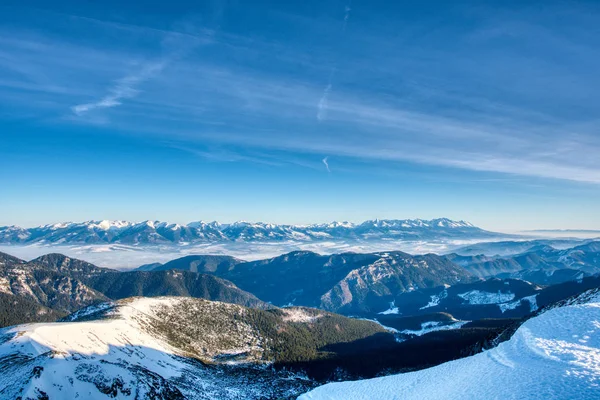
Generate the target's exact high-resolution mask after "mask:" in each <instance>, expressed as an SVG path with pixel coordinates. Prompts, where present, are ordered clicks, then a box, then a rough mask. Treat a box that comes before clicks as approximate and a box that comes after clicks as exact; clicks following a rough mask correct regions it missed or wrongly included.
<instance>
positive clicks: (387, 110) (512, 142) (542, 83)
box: [0, 7, 600, 184]
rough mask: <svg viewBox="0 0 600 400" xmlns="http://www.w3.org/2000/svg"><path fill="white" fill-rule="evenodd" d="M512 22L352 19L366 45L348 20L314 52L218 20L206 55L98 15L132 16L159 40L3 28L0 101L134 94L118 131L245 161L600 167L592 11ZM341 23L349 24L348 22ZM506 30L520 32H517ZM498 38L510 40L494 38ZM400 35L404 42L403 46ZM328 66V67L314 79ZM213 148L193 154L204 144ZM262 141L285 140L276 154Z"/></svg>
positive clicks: (556, 169)
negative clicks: (421, 26) (364, 27)
mask: <svg viewBox="0 0 600 400" xmlns="http://www.w3.org/2000/svg"><path fill="white" fill-rule="evenodd" d="M348 8H349V7H348ZM348 13H349V10H346V11H345V14H344V22H347V20H348V17H347V16H348V15H349V14H348ZM519 18H521V16H519ZM505 19H507V18H505ZM338 23H339V19H338ZM503 23H505V22H504V20H502V19H500V21H496V20H494V21H493V24H492V23H490V25H493V26H496V25H499V28H498V32H500V33H494V34H493V35H489V34H488V35H479V36H477V35H475V34H474V33H473V32H470V33H468V34H467V35H466V37H463V36H460V35H457V34H456V33H455V32H450V33H452V35H451V34H448V32H447V30H444V29H443V27H440V28H439V30H433V31H431V32H430V31H428V32H429V33H428V34H427V35H424V36H425V37H419V36H418V35H415V34H414V32H413V31H411V34H410V35H407V36H406V37H398V38H393V40H390V39H387V36H386V35H385V34H384V33H385V32H384V33H381V32H379V31H378V30H377V27H369V28H370V29H369V34H370V35H372V37H365V35H364V31H362V32H355V30H354V29H352V30H350V29H348V30H347V32H346V33H345V34H344V35H345V36H347V42H351V43H352V49H351V50H353V51H356V53H352V52H351V51H349V50H348V49H349V47H343V46H342V47H343V48H339V49H336V45H337V42H339V35H338V36H336V37H335V40H334V43H329V45H328V46H322V47H318V48H317V50H318V51H316V52H313V51H312V50H314V49H313V48H311V47H302V46H304V45H306V43H305V42H301V43H300V42H295V43H294V45H296V46H297V47H294V50H295V52H294V53H293V54H292V53H290V52H289V49H288V52H285V51H284V50H282V49H283V47H285V46H281V43H279V44H273V43H271V42H270V41H268V40H260V39H257V38H252V37H236V36H235V35H233V34H227V35H225V34H224V35H221V36H219V37H218V38H216V39H215V46H214V47H211V48H210V56H211V57H206V55H205V54H202V52H201V51H199V52H194V54H192V55H191V56H189V57H188V56H186V57H171V56H170V55H169V54H170V53H169V51H172V49H176V48H178V47H179V46H180V45H179V44H178V40H192V41H195V40H196V38H197V37H199V36H202V35H180V34H177V35H179V36H176V37H175V38H176V39H177V40H175V41H174V43H169V46H165V48H163V47H161V45H162V41H163V40H165V38H166V37H172V36H170V35H171V33H170V32H162V31H156V30H151V31H150V32H146V31H145V30H144V29H138V28H135V27H134V28H131V27H128V28H127V30H124V28H122V27H119V26H116V27H113V26H112V25H110V24H109V25H107V26H103V27H102V29H103V31H104V30H107V31H109V33H110V34H109V35H108V36H109V37H114V36H116V35H115V31H110V30H111V29H117V30H118V31H117V32H118V33H119V34H126V33H127V34H130V33H129V32H130V31H131V32H132V33H131V35H133V36H132V37H130V39H131V40H130V42H135V43H137V42H139V41H140V40H139V39H140V38H139V37H138V35H141V36H142V38H144V39H145V40H148V41H152V42H153V47H152V46H150V48H151V50H148V49H144V48H136V49H135V51H134V52H132V51H131V50H130V49H129V48H126V47H119V46H110V45H106V44H103V45H102V46H100V45H96V44H94V45H90V46H82V45H81V43H79V42H78V43H73V41H72V40H71V39H70V38H68V37H63V38H61V39H60V40H58V39H53V40H51V39H49V38H47V37H46V36H44V35H42V34H40V35H38V36H34V35H32V34H31V33H30V32H26V33H23V32H8V31H0V33H2V34H1V35H0V76H2V78H0V86H1V87H2V90H0V108H6V107H1V105H5V104H6V105H11V106H14V105H15V104H16V105H18V109H19V110H27V112H29V114H30V115H37V114H39V108H40V107H45V108H44V111H45V112H46V111H47V110H54V111H55V113H56V114H57V115H60V113H64V110H68V109H69V107H71V106H72V105H73V104H77V105H76V106H74V107H73V111H72V113H70V114H72V115H71V116H72V117H73V119H76V120H79V121H78V122H83V123H89V122H91V121H90V119H91V116H90V115H91V114H93V112H92V111H93V110H100V109H108V108H114V107H117V106H119V105H122V104H127V107H125V106H123V107H121V108H119V112H115V113H114V114H115V115H111V118H110V121H109V123H110V124H112V125H111V126H112V127H114V128H118V130H119V131H120V132H130V133H136V134H144V135H145V136H150V135H153V136H154V137H157V138H159V139H160V140H164V139H165V138H170V139H173V140H179V141H181V142H188V143H189V145H190V147H193V146H195V145H197V144H199V143H211V144H212V145H214V146H215V147H216V148H220V147H219V146H221V147H227V146H238V147H239V146H249V147H253V148H256V149H259V150H260V151H261V153H262V154H261V155H260V156H258V157H256V156H255V155H248V154H243V153H240V152H238V153H237V154H238V156H236V155H233V154H231V153H230V152H228V151H221V152H217V154H218V155H219V156H220V157H221V159H223V160H228V159H229V160H235V161H242V159H241V158H243V157H239V155H242V156H249V157H252V158H256V159H262V160H267V161H268V162H282V161H281V160H279V159H283V158H285V157H284V156H282V155H281V154H279V152H287V154H288V155H289V156H292V155H294V154H298V153H301V154H304V155H306V154H307V153H309V154H310V157H312V159H313V163H314V164H315V165H313V166H315V167H317V168H319V169H320V170H321V171H322V169H323V165H326V163H327V159H325V160H324V162H319V160H320V157H318V158H315V155H323V154H327V155H329V157H336V159H340V158H341V157H349V158H350V157H351V158H358V159H363V160H374V161H377V162H381V163H382V164H384V163H392V162H410V163H418V164H423V165H434V166H441V167H445V168H447V167H451V168H454V169H462V170H469V171H484V172H493V173H502V174H511V175H515V176H523V177H535V178H540V177H541V178H552V179H562V180H570V181H577V182H586V183H595V184H598V183H600V160H599V159H598V157H597V156H596V155H597V154H600V138H599V136H598V132H597V127H598V118H597V115H599V114H598V104H600V95H599V94H598V92H597V90H596V89H595V88H596V87H598V85H600V80H599V78H598V75H597V68H598V66H599V65H600V52H599V51H598V50H597V49H598V48H600V43H598V38H597V37H595V36H593V35H589V33H588V32H589V29H588V28H590V26H591V23H587V24H582V25H581V26H579V25H578V24H575V23H573V24H569V29H571V30H573V31H575V32H576V35H574V36H575V37H576V38H577V40H576V43H575V44H573V43H571V42H572V41H571V40H566V39H564V38H563V37H562V33H561V32H562V31H560V30H552V29H547V28H545V27H544V25H543V24H537V25H536V26H535V28H530V27H529V25H527V24H522V23H521V24H517V25H515V24H514V23H513V24H509V22H506V23H507V24H509V25H508V26H509V28H510V29H501V28H502V24H503ZM331 25H332V24H331V21H329V20H328V21H327V26H328V28H329V29H333V28H332V26H331ZM357 25H358V24H357ZM353 26H354V25H353ZM394 26H395V25H394ZM514 26H518V27H519V30H516V29H514V28H512V27H514ZM335 29H336V30H337V32H338V34H339V31H340V30H339V25H338V28H335ZM358 29H359V26H357V30H358ZM415 31H418V29H416V30H415ZM505 31H506V32H511V35H510V36H509V37H508V39H507V38H506V35H504V34H503V33H502V32H505ZM461 34H462V31H461ZM532 34H534V36H533V39H530V37H531V36H532ZM144 35H149V37H150V39H151V40H150V39H149V38H148V36H144ZM435 35H437V36H435ZM446 36H447V37H448V39H446ZM320 37H321V36H318V38H320ZM318 38H317V39H318ZM540 38H543V40H539V39H540ZM198 40H200V39H198ZM202 40H204V39H202ZM403 40H404V42H403ZM498 40H515V41H516V44H515V43H512V42H511V43H510V45H511V46H507V44H506V43H505V42H502V43H500V46H495V45H494V43H491V44H490V43H488V42H490V41H491V42H494V41H498ZM194 43H195V42H194ZM311 43H312V42H311ZM314 43H319V40H316V39H315V41H314ZM399 43H402V46H403V47H402V52H398V51H396V50H397V48H398V46H399ZM539 43H542V44H544V46H541V45H538V44H539ZM548 43H550V44H551V45H547V44H548ZM521 45H522V46H521ZM106 46H108V47H106ZM273 46H276V47H273ZM477 46H479V47H477ZM182 47H184V46H182ZM292 47H293V46H292ZM474 47H477V48H476V49H475V50H474ZM158 48H160V51H157V49H158ZM505 48H511V49H513V50H511V51H510V52H507V51H504V49H505ZM582 49H585V50H586V51H582ZM280 50H281V51H280ZM500 50H502V51H500ZM557 55H560V57H558V56H557ZM257 56H260V57H257ZM294 57H296V58H294ZM257 59H260V60H261V64H257V61H256V60H257ZM331 59H335V60H337V61H339V63H340V65H343V66H344V68H343V69H342V68H340V69H339V74H338V76H339V78H342V77H343V79H344V80H345V81H346V82H352V85H339V86H336V85H335V84H334V83H335V82H334V79H333V76H332V75H333V73H334V71H336V70H335V68H328V67H327V65H331V64H330V60H331ZM139 60H155V61H153V62H146V64H140V63H139ZM232 60H235V61H232ZM244 60H247V61H248V62H247V63H246V62H243V61H244ZM298 60H302V65H303V66H304V68H303V70H302V71H298V68H297V65H298ZM328 61H329V62H328ZM135 62H137V63H138V64H137V65H138V69H137V70H136V69H135V67H133V68H132V65H134V63H135ZM342 63H343V64H342ZM40 65H43V66H44V68H39V66H40ZM140 65H141V66H140ZM441 66H443V67H441ZM399 72H401V73H399ZM325 74H329V76H328V78H329V79H328V81H327V82H323V83H321V82H319V80H318V77H322V76H324V75H325ZM115 77H117V79H115ZM118 77H121V78H118ZM324 83H326V84H325V85H324V87H323V84H324ZM334 86H335V91H334ZM142 93H143V95H142ZM556 93H560V96H557V95H556ZM134 98H135V101H129V102H127V100H132V99H134ZM89 99H93V101H89ZM316 99H319V101H318V103H317V104H315V100H316ZM315 106H316V108H317V110H316V111H317V113H316V118H315ZM15 108H16V107H15ZM36 113H37V114H36ZM46 114H51V113H50V112H46ZM97 114H101V113H97ZM84 115H85V116H86V118H80V117H82V116H84ZM325 120H327V124H325V123H319V122H322V121H325ZM53 122H56V121H53ZM62 123H64V121H62ZM209 153H210V152H206V154H204V155H200V154H198V155H199V156H202V157H204V158H209V157H211V154H209ZM265 153H266V154H268V153H278V156H277V158H278V160H272V159H269V158H268V156H265ZM307 158H308V157H307ZM248 161H251V160H248ZM321 161H323V160H321ZM252 162H260V161H259V160H253V161H252ZM322 164H323V165H322ZM337 164H338V163H336V165H337ZM339 168H341V166H340V167H337V166H336V168H335V170H338V169H339Z"/></svg>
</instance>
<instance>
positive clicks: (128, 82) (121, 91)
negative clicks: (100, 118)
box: [71, 61, 166, 115]
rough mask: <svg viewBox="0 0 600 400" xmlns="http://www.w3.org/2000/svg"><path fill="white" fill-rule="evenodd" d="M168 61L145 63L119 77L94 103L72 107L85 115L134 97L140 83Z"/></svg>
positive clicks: (159, 69) (117, 104)
mask: <svg viewBox="0 0 600 400" xmlns="http://www.w3.org/2000/svg"><path fill="white" fill-rule="evenodd" d="M165 65H166V62H164V61H163V62H156V63H149V64H146V65H144V66H143V67H142V68H141V69H140V70H139V71H138V72H136V73H135V74H132V75H128V76H126V77H124V78H122V79H119V80H118V81H116V82H115V84H114V85H113V86H112V87H110V88H109V90H108V94H107V95H106V96H104V97H102V98H101V99H100V100H98V101H95V102H92V103H84V104H78V105H75V106H73V107H71V110H72V111H73V112H74V113H75V114H77V115H83V114H85V113H87V112H89V111H92V110H95V109H97V108H111V107H116V106H119V105H121V104H122V100H125V99H132V98H134V97H135V96H137V95H138V94H139V92H140V91H139V85H141V84H142V83H144V82H145V81H147V80H149V79H151V78H152V77H154V76H155V75H157V74H159V73H160V72H161V71H162V70H163V69H164V67H165Z"/></svg>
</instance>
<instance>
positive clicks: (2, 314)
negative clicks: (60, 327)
mask: <svg viewBox="0 0 600 400" xmlns="http://www.w3.org/2000/svg"><path fill="white" fill-rule="evenodd" d="M165 295H171V296H189V297H197V298H204V299H209V300H220V301H226V302H230V303H237V304H241V305H244V306H250V307H255V308H264V309H266V308H270V307H271V306H270V305H269V304H267V303H265V302H263V301H261V300H259V299H258V298H256V297H255V296H254V295H252V294H250V293H248V292H245V291H243V290H241V289H239V288H238V287H236V286H235V285H234V284H233V283H231V282H229V281H226V280H224V279H221V278H219V277H216V276H214V275H209V274H198V273H194V272H189V271H177V270H169V271H154V272H145V271H130V272H120V271H116V270H112V269H109V268H100V267H97V266H95V265H93V264H90V263H88V262H85V261H82V260H77V259H73V258H70V257H67V256H64V255H62V254H48V255H44V256H41V257H38V258H36V259H34V260H31V261H29V262H27V261H24V260H20V259H18V258H16V257H12V256H9V255H7V254H4V253H0V323H1V325H0V326H7V325H14V324H17V323H24V322H30V321H40V320H56V319H57V318H60V317H61V316H64V315H67V314H70V313H72V312H74V311H77V310H79V309H81V308H83V307H86V306H89V305H93V304H97V303H101V302H106V301H109V300H117V299H123V298H127V297H132V296H151V297H154V296H165ZM15 308H17V309H21V311H22V312H20V313H16V312H15ZM40 317H44V319H40Z"/></svg>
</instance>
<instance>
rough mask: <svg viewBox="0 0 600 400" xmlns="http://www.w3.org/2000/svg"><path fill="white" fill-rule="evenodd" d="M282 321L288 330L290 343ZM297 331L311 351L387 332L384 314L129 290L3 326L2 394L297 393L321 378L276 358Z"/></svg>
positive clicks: (159, 395)
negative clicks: (67, 311) (266, 306)
mask: <svg viewBox="0 0 600 400" xmlns="http://www.w3.org/2000/svg"><path fill="white" fill-rule="evenodd" d="M309 325H310V326H309ZM313 327H317V328H316V330H317V331H319V332H322V331H324V332H327V337H328V338H330V339H327V340H325V342H323V339H322V338H321V337H315V338H313V339H315V340H314V342H315V343H312V342H311V340H312V339H311V338H310V335H311V334H310V333H308V335H306V333H307V332H312V331H311V330H310V329H312V328H313ZM278 330H282V331H284V332H286V333H287V334H288V337H289V339H287V340H288V341H289V343H290V345H289V346H285V344H286V343H285V342H286V339H285V337H286V336H285V334H282V333H281V332H279V331H278ZM294 331H297V332H303V333H305V335H304V336H303V338H304V339H303V340H304V342H303V343H302V349H301V350H302V351H303V354H307V355H308V356H307V357H310V351H311V350H314V351H317V350H318V347H319V346H320V345H317V343H324V344H325V345H327V344H335V343H338V342H341V343H345V342H352V341H356V340H360V339H362V338H365V337H367V336H370V335H374V334H382V333H383V332H385V330H384V329H383V328H381V327H380V326H379V325H378V324H376V323H374V322H370V321H358V320H352V319H349V318H344V317H341V316H336V315H333V314H330V313H326V312H323V311H318V310H311V309H303V308H290V309H279V310H270V311H263V310H254V309H250V308H246V307H243V306H239V305H236V304H229V303H221V302H211V301H207V300H202V299H194V298H186V297H159V298H132V299H125V300H120V301H118V302H115V303H103V304H101V305H96V306H90V307H88V308H85V309H82V310H81V311H78V312H77V313H75V314H73V315H71V316H70V317H68V318H67V321H65V322H56V323H38V324H29V325H18V326H15V327H11V328H5V329H2V330H0V399H16V398H23V399H29V398H31V399H75V398H81V399H106V398H120V399H170V400H172V399H183V398H186V399H258V398H265V397H266V398H288V397H291V396H295V395H298V394H299V393H302V392H305V391H307V390H308V389H310V388H311V387H314V386H315V383H314V382H313V381H310V380H309V379H308V378H306V377H304V376H298V375H296V374H293V373H291V372H287V371H281V370H275V369H274V368H271V365H272V363H273V361H277V360H284V361H285V357H287V356H288V355H289V351H290V350H293V348H292V346H293V345H295V344H296V343H297V340H298V339H297V338H298V337H300V336H299V335H289V334H290V333H293V332H294ZM271 332H273V333H271ZM335 335H338V336H337V338H335V339H333V340H332V339H331V338H332V337H334V336H335ZM307 336H308V337H307ZM319 356H320V355H319V354H316V353H315V354H314V357H315V358H317V357H319Z"/></svg>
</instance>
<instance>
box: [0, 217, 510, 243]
mask: <svg viewBox="0 0 600 400" xmlns="http://www.w3.org/2000/svg"><path fill="white" fill-rule="evenodd" d="M492 236H500V234H495V233H492V232H488V231H485V230H482V229H480V228H477V227H475V226H473V225H472V224H471V223H469V222H465V221H453V220H450V219H447V218H438V219H433V220H421V219H413V220H411V219H403V220H389V219H386V220H380V219H376V220H369V221H365V222H363V223H360V224H354V223H351V222H346V221H344V222H336V221H334V222H331V223H325V224H310V225H281V224H272V223H263V222H247V221H238V222H234V223H231V224H220V223H218V222H210V223H207V222H203V221H198V222H191V223H189V224H187V225H181V224H175V223H169V222H161V221H151V220H147V221H143V222H139V223H134V222H128V221H110V220H102V221H86V222H65V223H57V224H50V225H43V226H39V227H35V228H28V229H23V228H19V227H15V226H10V227H0V243H11V244H15V243H87V244H102V243H124V244H149V243H165V244H168V243H193V242H215V241H253V242H257V241H269V242H273V241H319V240H373V239H383V240H390V239H395V240H404V239H408V240H431V239H441V238H451V239H459V238H465V237H468V238H486V237H492Z"/></svg>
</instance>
